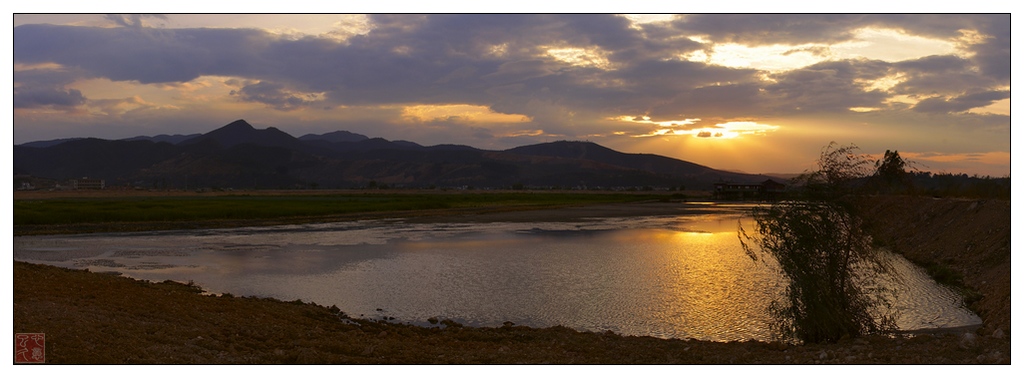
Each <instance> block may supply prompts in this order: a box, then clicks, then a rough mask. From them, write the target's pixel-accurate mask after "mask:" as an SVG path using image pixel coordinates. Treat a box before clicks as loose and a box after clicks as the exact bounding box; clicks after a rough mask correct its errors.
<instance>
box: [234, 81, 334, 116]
mask: <svg viewBox="0 0 1024 378" xmlns="http://www.w3.org/2000/svg"><path fill="white" fill-rule="evenodd" d="M231 94H233V95H236V96H239V98H241V99H242V100H243V101H253V102H259V103H262V104H266V105H270V106H271V107H273V108H275V109H278V110H295V109H299V108H302V107H306V106H309V105H313V104H316V103H317V102H318V101H317V99H316V98H315V97H311V96H310V95H301V94H294V93H292V92H289V91H287V90H286V88H285V86H284V85H281V84H275V83H270V82H265V81H261V82H258V83H254V84H249V85H246V86H244V87H242V89H240V90H238V91H232V92H231Z"/></svg>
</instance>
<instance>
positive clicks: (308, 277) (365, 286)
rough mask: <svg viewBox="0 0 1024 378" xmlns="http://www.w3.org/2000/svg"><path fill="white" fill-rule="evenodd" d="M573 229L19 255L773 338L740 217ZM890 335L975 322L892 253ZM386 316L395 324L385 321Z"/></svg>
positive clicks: (410, 231) (151, 245)
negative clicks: (740, 233) (740, 234)
mask: <svg viewBox="0 0 1024 378" xmlns="http://www.w3.org/2000/svg"><path fill="white" fill-rule="evenodd" d="M704 206H706V207H707V209H708V210H709V213H706V214H699V213H698V214H693V213H692V212H691V213H689V214H686V215H670V216H645V217H613V218H589V219H583V220H576V221H571V222H539V223H534V222H488V223H479V222H473V223H470V222H467V223H417V222H407V221H405V220H402V219H390V220H373V221H358V222H340V223H328V224H308V225H289V226H274V227H252V228H236V229H217V230H187V231H160V232H141V233H119V234H91V235H61V236H32V237H17V238H15V239H14V258H15V260H19V261H28V262H36V263H45V264H50V265H57V266H63V267H70V268H88V269H89V270H91V271H97V272H107V271H111V272H121V273H123V274H124V275H126V276H129V277H133V278H137V279H144V280H151V281H163V280H174V281H180V282H188V281H192V282H195V283H196V284H198V285H200V286H202V287H203V288H204V289H205V290H207V291H209V292H211V293H231V294H233V295H236V296H258V297H272V298H277V299H281V300H286V301H291V300H295V299H301V300H303V301H305V302H310V301H312V302H315V303H317V304H320V305H325V306H330V305H336V306H338V307H339V308H340V309H341V310H342V311H345V312H346V313H348V314H349V315H351V316H354V317H363V318H372V319H389V321H392V322H400V323H412V324H418V325H425V326H427V325H430V324H429V323H428V321H427V319H429V318H432V317H436V318H439V319H452V320H455V321H457V322H459V323H462V324H466V325H469V326H486V327H493V326H501V325H502V324H503V323H504V322H506V321H510V322H513V323H515V324H517V325H527V326H531V327H548V326H554V325H564V326H567V327H571V328H574V329H578V330H585V331H595V332H603V331H609V330H610V331H613V332H616V333H619V334H625V335H642V336H655V337H662V338H694V339H701V340H713V341H730V340H746V339H757V340H768V339H770V338H771V336H772V335H771V334H770V333H769V331H768V326H767V324H768V321H769V317H768V315H767V313H766V311H765V309H766V308H767V306H768V305H769V304H770V303H771V301H772V299H774V298H780V297H781V295H782V292H783V287H782V285H783V283H782V280H781V279H780V277H779V276H778V274H777V273H776V272H775V271H774V269H773V267H772V266H770V265H768V264H766V263H764V262H760V261H753V260H751V259H750V258H749V257H747V255H746V254H745V253H744V252H743V250H742V249H741V247H740V245H739V241H738V239H737V234H736V231H737V224H738V222H740V221H743V222H747V223H745V227H746V228H747V229H748V230H750V229H751V228H752V227H751V226H752V224H751V223H750V222H751V221H750V220H749V219H748V218H744V217H743V215H742V212H741V210H742V207H726V206H720V205H716V204H711V203H709V204H706V205H704ZM887 256H888V258H890V259H892V261H893V263H894V264H895V265H896V267H897V270H898V271H899V272H900V273H901V274H902V275H903V277H904V278H903V280H902V282H899V283H893V285H895V287H896V288H897V291H898V296H897V298H896V299H897V301H896V303H897V308H898V310H899V312H900V318H899V319H898V321H897V323H898V325H899V326H900V328H901V329H904V330H915V329H926V328H950V327H964V326H975V325H980V324H981V320H980V318H978V316H977V315H975V314H973V313H971V312H970V311H968V310H966V309H965V308H964V307H963V305H962V301H961V299H960V298H959V297H958V296H957V295H956V294H954V293H953V292H951V291H950V290H948V289H946V288H944V287H942V286H940V285H938V284H936V283H935V282H934V281H932V280H931V279H930V278H928V277H927V275H926V274H925V273H924V272H923V271H922V270H921V269H920V268H917V267H915V266H913V265H912V264H910V263H909V262H907V261H906V260H905V259H903V258H902V257H900V256H897V255H894V254H891V253H887ZM392 318H393V319H392Z"/></svg>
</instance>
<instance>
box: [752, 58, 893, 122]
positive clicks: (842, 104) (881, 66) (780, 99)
mask: <svg viewBox="0 0 1024 378" xmlns="http://www.w3.org/2000/svg"><path fill="white" fill-rule="evenodd" d="M890 72H891V70H890V65H889V64H887V63H884V62H880V61H871V60H846V61H836V62H824V63H818V64H814V65H811V66H808V67H804V68H801V69H796V70H792V71H788V72H785V73H781V74H777V75H774V76H773V79H775V80H776V81H777V82H776V83H774V84H771V85H767V86H765V90H766V91H767V93H766V94H765V96H766V97H767V98H770V99H771V100H770V101H772V102H773V104H772V105H773V106H771V108H772V109H773V110H775V111H777V112H778V113H779V114H792V113H815V112H845V111H846V110H848V109H849V108H851V107H876V106H880V105H881V104H882V103H883V102H884V101H885V100H886V98H888V94H886V93H884V92H881V91H877V90H866V89H865V82H870V81H872V80H877V79H879V78H882V77H885V76H886V75H888V74H889V73H890Z"/></svg>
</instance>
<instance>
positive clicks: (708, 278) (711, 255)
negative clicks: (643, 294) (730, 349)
mask: <svg viewBox="0 0 1024 378" xmlns="http://www.w3.org/2000/svg"><path fill="white" fill-rule="evenodd" d="M735 221H736V219H732V221H731V222H717V223H715V224H713V225H711V226H716V227H708V226H709V225H708V224H704V225H700V226H703V227H700V228H701V229H702V231H671V230H647V232H645V233H644V235H643V236H642V237H644V238H650V239H651V240H664V242H662V243H659V244H660V245H663V246H666V247H667V248H670V249H671V250H666V251H663V253H662V254H661V256H662V258H663V262H662V264H663V267H664V268H663V269H662V272H661V273H660V276H661V277H662V278H663V279H664V280H665V281H664V282H663V284H662V285H658V286H660V287H661V288H662V290H660V291H657V292H656V295H657V297H656V298H652V302H655V303H659V302H660V303H662V304H664V306H663V307H661V308H662V309H663V310H662V311H659V312H658V313H656V314H655V316H656V318H657V319H658V320H659V321H664V322H669V323H672V324H675V327H677V328H678V329H677V330H676V331H677V332H680V333H688V334H691V335H692V337H694V338H700V339H711V340H736V339H742V338H744V337H751V336H754V335H756V337H758V338H766V337H768V336H769V334H768V330H767V324H768V323H767V322H768V321H769V318H768V317H767V315H766V313H765V311H764V309H765V308H766V307H767V305H768V303H769V302H770V301H768V300H766V299H767V298H773V297H775V296H776V295H777V294H772V293H771V292H772V290H773V288H775V287H777V283H776V282H775V280H776V278H775V277H776V276H773V275H771V274H769V272H770V271H769V270H768V269H767V267H765V266H755V265H757V264H761V263H759V262H755V261H753V260H751V259H750V258H749V257H747V256H746V254H744V253H737V249H738V248H739V245H738V239H737V238H736V223H735ZM726 225H729V226H726ZM692 226H697V225H692Z"/></svg>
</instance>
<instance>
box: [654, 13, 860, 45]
mask: <svg viewBox="0 0 1024 378" xmlns="http://www.w3.org/2000/svg"><path fill="white" fill-rule="evenodd" d="M871 24H872V21H871V20H870V19H869V18H867V17H865V16H864V15H840V14H831V15H806V14H697V15H688V16H685V17H681V18H677V19H676V20H674V21H672V26H673V27H674V28H675V29H676V30H680V31H685V32H687V33H692V34H697V35H707V36H709V37H710V38H711V40H712V41H714V42H718V43H722V42H735V43H741V44H753V45H759V44H775V43H781V44H803V43H812V42H824V43H830V42H840V41H846V40H849V39H851V38H852V37H853V34H852V32H853V31H854V30H855V29H858V28H860V27H864V26H868V25H871Z"/></svg>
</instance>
